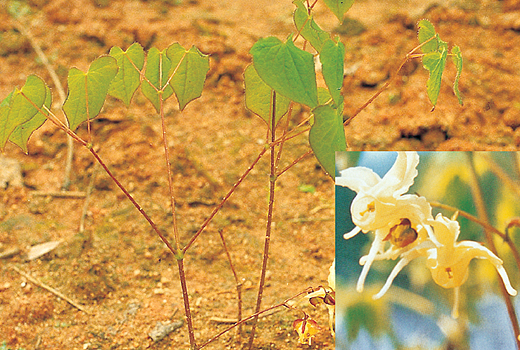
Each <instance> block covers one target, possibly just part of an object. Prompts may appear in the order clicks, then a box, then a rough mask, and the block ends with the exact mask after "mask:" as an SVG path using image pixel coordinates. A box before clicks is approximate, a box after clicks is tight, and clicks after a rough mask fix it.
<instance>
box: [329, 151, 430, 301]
mask: <svg viewBox="0 0 520 350" xmlns="http://www.w3.org/2000/svg"><path fill="white" fill-rule="evenodd" d="M418 163H419V155H418V154H417V152H398V155H397V159H396V161H395V163H394V165H393V166H392V168H391V169H390V170H389V171H388V172H387V173H386V174H385V176H383V178H380V177H379V175H377V174H376V173H375V172H373V171H372V170H371V169H368V168H365V167H352V168H348V169H345V170H342V171H341V172H340V174H341V176H339V177H336V184H337V185H340V186H345V187H349V188H350V189H351V190H353V191H356V192H357V195H356V197H355V198H354V200H353V201H352V204H351V207H350V211H351V214H352V222H353V223H354V224H355V225H356V227H355V228H354V229H353V230H352V231H350V232H348V233H346V234H345V235H344V238H345V239H350V238H352V237H354V236H355V235H356V234H358V233H359V232H360V231H363V232H364V233H367V232H369V231H373V232H374V233H375V237H374V241H373V242H372V246H371V248H370V251H369V253H368V255H366V256H363V257H362V258H361V260H360V264H361V265H363V270H362V271H361V274H360V276H359V279H358V283H357V290H358V291H359V292H361V291H363V288H364V283H365V279H366V276H367V275H368V271H369V270H370V267H371V265H372V262H373V261H374V260H381V259H395V258H397V257H398V256H399V255H400V254H402V253H403V252H404V251H407V250H410V249H412V248H413V247H414V246H416V245H418V244H420V243H421V242H422V241H424V240H425V239H426V238H427V232H426V230H425V229H424V224H425V222H426V221H427V220H428V219H431V218H432V216H431V207H430V205H429V203H428V202H427V201H426V199H425V198H423V197H419V196H417V195H414V194H405V192H406V191H408V189H409V188H410V186H411V185H412V184H413V182H414V178H415V177H416V176H417V169H416V167H417V164H418ZM387 241H388V242H390V247H389V248H388V249H386V250H385V245H386V242H387Z"/></svg>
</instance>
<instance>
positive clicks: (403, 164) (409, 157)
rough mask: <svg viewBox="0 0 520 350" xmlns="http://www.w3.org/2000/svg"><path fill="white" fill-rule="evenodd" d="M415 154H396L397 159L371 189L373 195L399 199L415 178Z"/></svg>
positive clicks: (417, 156)
mask: <svg viewBox="0 0 520 350" xmlns="http://www.w3.org/2000/svg"><path fill="white" fill-rule="evenodd" d="M417 164H419V155H418V154H417V152H413V151H412V152H398V154H397V159H396V161H395V163H394V165H393V166H392V168H390V170H389V171H388V172H387V173H386V175H385V176H383V179H382V180H381V181H380V182H379V183H378V184H377V186H375V187H374V188H373V189H372V193H373V194H377V195H380V196H382V195H385V196H393V197H394V198H397V197H399V196H400V195H402V194H403V193H405V192H406V191H408V189H409V188H410V186H412V185H413V180H414V179H415V177H416V176H417V174H418V172H417V169H416V167H417Z"/></svg>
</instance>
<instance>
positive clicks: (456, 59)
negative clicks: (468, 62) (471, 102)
mask: <svg viewBox="0 0 520 350" xmlns="http://www.w3.org/2000/svg"><path fill="white" fill-rule="evenodd" d="M451 54H452V55H453V56H452V57H453V63H455V67H457V76H456V77H455V82H454V83H453V92H454V93H455V96H457V99H458V100H459V104H460V105H461V106H462V105H463V102H462V96H461V95H460V91H459V79H460V74H461V73H462V53H461V52H460V48H459V47H458V46H454V47H453V48H452V49H451Z"/></svg>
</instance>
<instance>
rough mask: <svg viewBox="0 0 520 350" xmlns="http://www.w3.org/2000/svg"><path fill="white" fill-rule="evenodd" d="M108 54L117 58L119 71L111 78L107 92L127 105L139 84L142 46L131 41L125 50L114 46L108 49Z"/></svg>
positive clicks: (142, 63)
mask: <svg viewBox="0 0 520 350" xmlns="http://www.w3.org/2000/svg"><path fill="white" fill-rule="evenodd" d="M110 56H112V57H114V58H115V59H116V60H117V66H118V67H119V71H118V72H117V75H116V76H115V78H114V80H112V83H111V84H110V88H109V90H108V93H109V95H111V96H114V97H115V98H118V99H120V100H121V101H123V102H124V103H125V104H126V105H127V106H128V105H130V101H131V100H132V96H133V95H134V93H135V91H136V90H137V88H138V87H139V85H140V84H141V77H140V74H139V72H140V71H141V69H143V65H144V51H143V47H142V46H141V45H140V44H139V43H133V44H132V45H131V46H130V47H129V48H128V49H127V50H126V51H123V50H122V49H121V48H119V47H117V46H115V47H113V48H111V49H110Z"/></svg>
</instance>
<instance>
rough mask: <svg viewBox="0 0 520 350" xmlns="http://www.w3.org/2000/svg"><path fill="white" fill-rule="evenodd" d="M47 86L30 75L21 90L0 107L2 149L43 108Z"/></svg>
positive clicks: (16, 91)
mask: <svg viewBox="0 0 520 350" xmlns="http://www.w3.org/2000/svg"><path fill="white" fill-rule="evenodd" d="M46 89H47V86H46V85H45V83H44V82H43V80H42V79H41V78H39V77H37V76H36V75H30V76H29V77H27V80H26V81H25V85H24V86H23V87H22V89H21V90H18V89H15V90H14V91H13V92H11V94H10V95H9V96H8V97H7V98H6V99H4V100H3V101H2V103H1V106H0V149H2V150H3V149H4V147H5V144H6V143H7V140H8V139H9V136H10V135H11V133H12V132H13V131H14V130H15V129H16V128H17V127H18V126H19V125H21V124H23V123H25V122H27V121H29V120H31V118H33V117H34V115H36V113H38V110H39V109H41V108H42V106H43V104H44V102H45V99H46Z"/></svg>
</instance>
